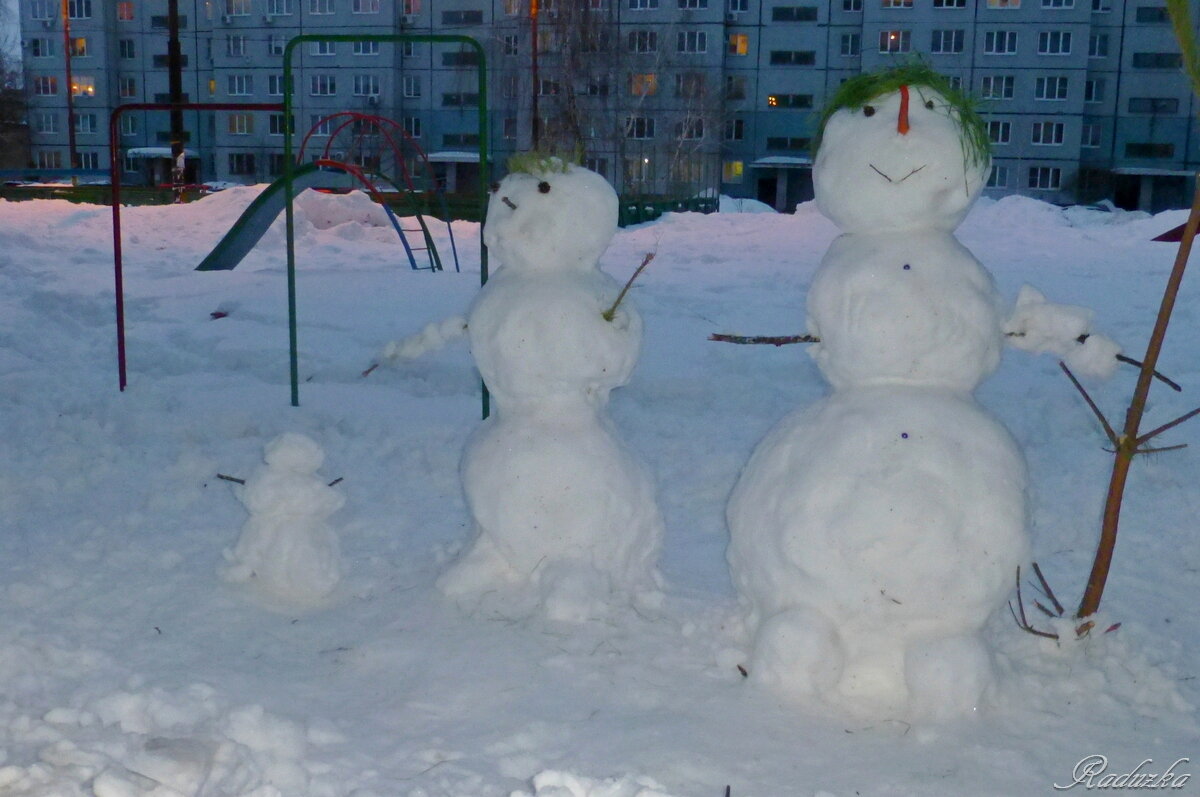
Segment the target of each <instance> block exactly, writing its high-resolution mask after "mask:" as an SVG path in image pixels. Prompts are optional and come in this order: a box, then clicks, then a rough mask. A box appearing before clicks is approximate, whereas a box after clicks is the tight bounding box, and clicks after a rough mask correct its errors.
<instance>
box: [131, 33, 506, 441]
mask: <svg viewBox="0 0 1200 797" xmlns="http://www.w3.org/2000/svg"><path fill="white" fill-rule="evenodd" d="M339 41H340V42H356V41H373V42H380V43H398V42H406V41H411V42H427V43H430V44H462V45H467V46H469V47H472V48H474V49H475V52H476V53H477V54H478V56H479V62H478V65H477V68H476V75H477V85H478V89H479V105H478V108H477V110H476V114H477V118H478V128H479V201H480V207H481V208H484V207H486V206H487V187H488V183H489V180H488V176H489V174H488V171H489V170H488V103H487V56H486V53H485V52H484V50H483V46H482V45H481V44H480V43H479V42H478V41H477V40H476V39H474V38H472V37H470V36H459V35H448V34H421V33H411V34H409V33H401V34H353V33H343V34H320V33H306V34H302V35H300V36H296V37H294V38H292V39H290V40H289V41H288V43H287V44H286V45H285V46H284V50H283V92H284V93H283V102H282V103H221V102H197V103H189V102H185V103H147V102H138V103H127V104H124V105H118V106H117V107H116V108H114V109H113V111H112V113H111V114H110V116H109V122H108V145H109V182H110V185H111V188H112V194H111V196H112V200H111V201H112V230H113V283H114V292H115V295H116V297H115V304H116V321H117V375H118V385H119V389H120V391H121V392H124V391H125V388H126V387H127V386H128V370H127V358H126V350H125V349H126V347H125V288H124V253H123V251H122V246H121V163H120V158H121V154H120V153H121V149H120V132H119V124H120V118H121V115H122V114H124V113H126V112H129V111H170V110H173V109H178V110H182V111H277V112H278V111H281V112H282V113H283V118H284V119H291V118H292V115H293V110H294V102H293V99H292V95H293V91H294V86H293V83H294V82H295V81H294V80H293V69H292V53H293V52H294V51H295V49H296V47H298V46H300V45H301V44H304V43H305V42H339ZM295 135H296V131H295V130H291V129H289V130H288V131H287V135H285V136H284V137H283V139H284V140H283V153H284V154H283V179H284V188H285V191H284V194H285V196H286V201H287V204H286V206H285V208H284V217H285V219H286V232H287V298H288V359H289V377H290V382H291V404H292V406H293V407H298V406H300V363H299V355H298V335H297V323H296V221H295V205H294V202H293V200H294V197H293V196H292V193H293V191H294V188H295V186H294V179H295V167H296V164H295V162H294V158H295V151H294V146H293V138H294V136H295ZM479 236H480V244H479V284H480V285H481V286H482V285H483V284H484V283H486V282H487V279H488V252H487V246H486V245H485V244H484V243H483V227H482V225H481V226H480V231H479ZM489 408H490V401H489V396H488V390H487V386H486V385H484V386H483V394H482V414H483V417H484V418H486V417H487V416H488V414H489Z"/></svg>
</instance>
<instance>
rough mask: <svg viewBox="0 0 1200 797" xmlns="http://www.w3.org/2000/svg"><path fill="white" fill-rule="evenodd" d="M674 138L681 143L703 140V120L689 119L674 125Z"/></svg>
mask: <svg viewBox="0 0 1200 797" xmlns="http://www.w3.org/2000/svg"><path fill="white" fill-rule="evenodd" d="M675 138H678V139H680V140H682V141H699V140H700V139H702V138H704V120H703V119H700V118H689V119H684V120H683V121H682V122H679V123H677V124H676V125H675Z"/></svg>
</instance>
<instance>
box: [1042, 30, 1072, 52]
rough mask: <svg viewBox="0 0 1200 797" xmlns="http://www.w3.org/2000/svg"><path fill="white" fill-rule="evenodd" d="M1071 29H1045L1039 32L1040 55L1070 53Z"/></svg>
mask: <svg viewBox="0 0 1200 797" xmlns="http://www.w3.org/2000/svg"><path fill="white" fill-rule="evenodd" d="M1070 54H1071V31H1069V30H1044V31H1042V32H1041V33H1039V34H1038V55H1070Z"/></svg>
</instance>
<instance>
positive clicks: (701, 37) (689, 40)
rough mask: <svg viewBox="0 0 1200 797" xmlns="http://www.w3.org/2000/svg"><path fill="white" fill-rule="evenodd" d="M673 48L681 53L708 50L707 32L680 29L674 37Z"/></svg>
mask: <svg viewBox="0 0 1200 797" xmlns="http://www.w3.org/2000/svg"><path fill="white" fill-rule="evenodd" d="M675 49H676V50H678V51H679V52H681V53H704V52H708V34H707V33H705V32H704V31H702V30H681V31H679V35H678V37H677V38H676V42H675Z"/></svg>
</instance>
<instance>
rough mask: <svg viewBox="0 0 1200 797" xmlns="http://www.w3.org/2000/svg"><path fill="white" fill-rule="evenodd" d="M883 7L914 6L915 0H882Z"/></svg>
mask: <svg viewBox="0 0 1200 797" xmlns="http://www.w3.org/2000/svg"><path fill="white" fill-rule="evenodd" d="M880 4H881V5H882V6H883V8H912V7H913V0H880Z"/></svg>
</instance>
